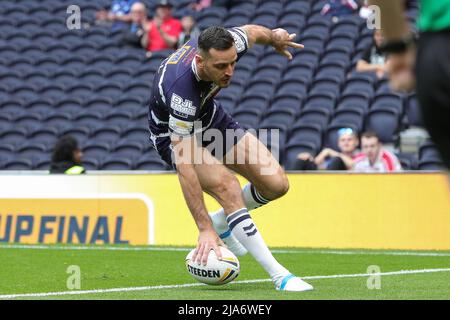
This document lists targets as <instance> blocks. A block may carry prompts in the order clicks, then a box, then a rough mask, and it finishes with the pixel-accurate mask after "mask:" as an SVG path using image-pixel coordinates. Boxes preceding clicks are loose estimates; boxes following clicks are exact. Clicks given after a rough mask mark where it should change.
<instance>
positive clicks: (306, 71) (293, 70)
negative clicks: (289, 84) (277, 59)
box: [283, 61, 315, 83]
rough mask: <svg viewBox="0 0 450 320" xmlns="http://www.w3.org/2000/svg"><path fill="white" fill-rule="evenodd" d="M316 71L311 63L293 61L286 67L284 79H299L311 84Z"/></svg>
mask: <svg viewBox="0 0 450 320" xmlns="http://www.w3.org/2000/svg"><path fill="white" fill-rule="evenodd" d="M314 70H315V68H314V66H313V65H312V64H311V63H308V62H306V61H305V62H302V61H293V62H292V63H289V64H288V65H287V66H286V69H285V72H284V74H283V79H298V80H301V81H303V82H305V83H309V82H310V81H311V80H312V77H313V74H314Z"/></svg>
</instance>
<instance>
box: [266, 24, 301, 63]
mask: <svg viewBox="0 0 450 320" xmlns="http://www.w3.org/2000/svg"><path fill="white" fill-rule="evenodd" d="M272 32H273V44H272V45H273V47H274V48H275V50H276V51H277V52H278V53H280V54H282V55H283V56H286V57H287V58H288V59H289V60H292V54H291V53H290V52H289V51H288V48H289V47H291V48H295V49H303V48H304V47H305V46H304V45H302V44H300V43H296V42H294V41H292V40H294V38H295V37H296V36H297V35H296V34H295V33H291V34H289V32H287V31H286V30H284V29H281V28H278V29H274V30H272Z"/></svg>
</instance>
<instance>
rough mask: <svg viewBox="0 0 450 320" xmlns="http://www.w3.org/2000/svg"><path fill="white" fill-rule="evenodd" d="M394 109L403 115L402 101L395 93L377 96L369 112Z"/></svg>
mask: <svg viewBox="0 0 450 320" xmlns="http://www.w3.org/2000/svg"><path fill="white" fill-rule="evenodd" d="M386 108H387V109H396V110H398V112H399V113H403V103H402V99H401V97H400V96H399V95H398V94H395V93H381V94H377V95H376V96H375V98H374V100H373V102H372V104H371V106H370V109H371V110H377V109H386Z"/></svg>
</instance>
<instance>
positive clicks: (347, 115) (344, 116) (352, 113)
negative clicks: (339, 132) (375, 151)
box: [331, 109, 364, 132]
mask: <svg viewBox="0 0 450 320" xmlns="http://www.w3.org/2000/svg"><path fill="white" fill-rule="evenodd" d="M341 123H342V124H351V125H352V126H353V127H355V128H356V129H357V131H358V132H360V131H362V130H363V127H364V111H363V110H360V109H350V110H347V109H341V110H336V112H335V113H334V116H333V121H332V122H331V124H341Z"/></svg>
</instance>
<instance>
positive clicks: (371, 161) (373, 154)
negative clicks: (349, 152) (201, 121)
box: [353, 132, 402, 173]
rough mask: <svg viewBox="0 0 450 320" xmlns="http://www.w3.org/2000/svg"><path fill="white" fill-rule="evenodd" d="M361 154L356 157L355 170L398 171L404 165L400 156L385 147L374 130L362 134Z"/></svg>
mask: <svg viewBox="0 0 450 320" xmlns="http://www.w3.org/2000/svg"><path fill="white" fill-rule="evenodd" d="M361 150H362V152H361V154H359V155H357V156H356V157H355V159H354V162H355V165H354V167H353V171H355V172H378V173H384V172H398V171H402V166H401V164H400V161H399V160H398V158H397V157H396V156H395V155H394V154H392V153H391V152H389V151H387V150H386V149H384V148H383V145H382V144H381V142H380V140H379V139H378V136H377V134H376V133H374V132H365V133H363V134H362V135H361Z"/></svg>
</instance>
